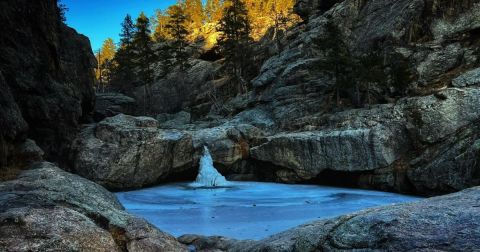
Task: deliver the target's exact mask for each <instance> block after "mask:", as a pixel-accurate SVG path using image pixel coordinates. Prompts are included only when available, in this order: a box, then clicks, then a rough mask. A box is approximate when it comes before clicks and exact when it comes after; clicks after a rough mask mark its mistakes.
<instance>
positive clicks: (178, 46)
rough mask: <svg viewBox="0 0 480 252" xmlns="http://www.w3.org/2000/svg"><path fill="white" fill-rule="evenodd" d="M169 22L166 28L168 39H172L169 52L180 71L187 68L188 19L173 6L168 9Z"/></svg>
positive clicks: (181, 11)
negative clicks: (170, 51)
mask: <svg viewBox="0 0 480 252" xmlns="http://www.w3.org/2000/svg"><path fill="white" fill-rule="evenodd" d="M167 12H168V14H169V16H170V20H169V22H168V24H167V26H166V28H167V30H168V33H169V35H170V37H171V38H172V42H171V50H172V52H173V55H174V57H175V64H176V65H178V66H180V69H181V71H184V70H186V69H187V68H188V58H189V55H188V52H187V46H188V41H187V36H188V35H189V32H188V30H187V20H188V17H187V15H186V14H185V11H184V10H183V8H181V7H180V6H178V5H173V6H171V7H170V8H169V9H168V11H167Z"/></svg>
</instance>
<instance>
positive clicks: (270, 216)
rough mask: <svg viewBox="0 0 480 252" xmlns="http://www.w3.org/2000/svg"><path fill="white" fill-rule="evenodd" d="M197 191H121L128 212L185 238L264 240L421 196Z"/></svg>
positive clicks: (288, 188)
mask: <svg viewBox="0 0 480 252" xmlns="http://www.w3.org/2000/svg"><path fill="white" fill-rule="evenodd" d="M230 185H231V187H228V188H217V189H199V188H197V189H194V188H191V187H189V186H188V183H177V184H169V185H164V186H159V187H154V188H149V189H143V190H138V191H131V192H121V193H117V197H118V199H119V200H120V202H121V203H122V204H123V205H124V206H125V208H126V209H127V210H128V211H129V212H130V213H133V214H136V215H138V216H141V217H143V218H145V219H147V220H148V221H149V222H150V223H152V224H154V225H156V226H157V227H158V228H159V229H161V230H163V231H165V232H168V233H170V234H173V235H175V236H180V235H183V234H200V235H221V236H227V237H231V238H237V239H254V240H258V239H262V238H265V237H267V236H269V235H272V234H274V233H278V232H281V231H284V230H286V229H289V228H292V227H295V226H298V225H300V224H303V223H306V222H309V221H314V220H318V219H322V218H329V217H334V216H338V215H342V214H346V213H351V212H354V211H357V210H361V209H365V208H369V207H374V206H381V205H387V204H392V203H399V202H408V201H414V200H418V198H416V197H411V196H405V195H399V194H393V193H385V192H378V191H368V190H356V189H345V188H334V187H325V186H315V185H285V184H275V183H259V182H231V184H230Z"/></svg>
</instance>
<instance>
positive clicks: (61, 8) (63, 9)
mask: <svg viewBox="0 0 480 252" xmlns="http://www.w3.org/2000/svg"><path fill="white" fill-rule="evenodd" d="M57 12H58V15H59V16H60V21H62V22H63V23H66V22H67V12H68V7H67V5H66V4H64V3H62V1H61V0H59V1H58V2H57Z"/></svg>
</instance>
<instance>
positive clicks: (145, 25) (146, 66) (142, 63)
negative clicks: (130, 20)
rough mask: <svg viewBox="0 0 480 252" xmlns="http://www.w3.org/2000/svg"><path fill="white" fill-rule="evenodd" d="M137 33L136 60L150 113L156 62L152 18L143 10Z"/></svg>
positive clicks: (146, 112)
mask: <svg viewBox="0 0 480 252" xmlns="http://www.w3.org/2000/svg"><path fill="white" fill-rule="evenodd" d="M135 27H136V33H135V35H134V38H133V45H134V48H135V61H136V64H137V66H138V70H139V71H138V75H139V79H140V81H141V84H142V85H143V87H144V112H145V114H148V113H149V112H150V109H151V102H152V97H151V85H152V84H153V81H154V71H153V68H152V64H153V63H154V62H155V53H154V51H153V48H152V46H153V41H152V37H151V31H150V20H149V19H148V18H147V16H145V14H144V13H143V12H142V13H141V14H140V16H139V17H138V18H137V22H136V24H135Z"/></svg>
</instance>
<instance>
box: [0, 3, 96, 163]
mask: <svg viewBox="0 0 480 252" xmlns="http://www.w3.org/2000/svg"><path fill="white" fill-rule="evenodd" d="M0 21H1V23H2V26H1V27H0V32H1V34H4V35H3V36H1V38H0V88H1V90H2V91H1V94H0V100H1V102H0V103H1V106H0V128H1V131H0V150H1V151H0V152H1V153H2V156H1V157H0V161H1V163H0V166H2V167H3V166H7V167H12V166H19V164H14V163H12V162H11V160H15V159H16V157H15V155H16V153H15V152H14V150H13V149H14V148H15V147H14V146H15V145H18V144H21V142H23V141H25V139H26V138H27V137H28V138H30V139H32V140H34V141H35V142H36V143H37V144H38V145H39V146H40V148H41V149H43V151H45V157H46V158H47V159H50V160H55V161H60V162H65V161H66V160H65V159H64V157H65V156H67V154H68V147H69V145H70V142H71V141H72V140H73V139H74V138H75V136H76V133H77V129H78V125H79V124H80V123H82V122H84V121H85V120H86V118H87V117H88V115H89V113H90V111H92V109H93V103H94V95H93V81H94V75H93V71H92V69H93V67H94V65H95V58H94V56H93V54H92V51H91V48H90V42H89V40H88V39H87V37H85V36H83V35H79V34H78V33H77V32H76V31H74V30H73V29H71V28H69V27H67V26H66V25H65V24H63V23H62V22H61V21H60V15H59V11H58V8H57V1H55V0H42V1H34V2H31V1H26V0H20V1H16V0H8V1H2V2H1V3H0Z"/></svg>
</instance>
